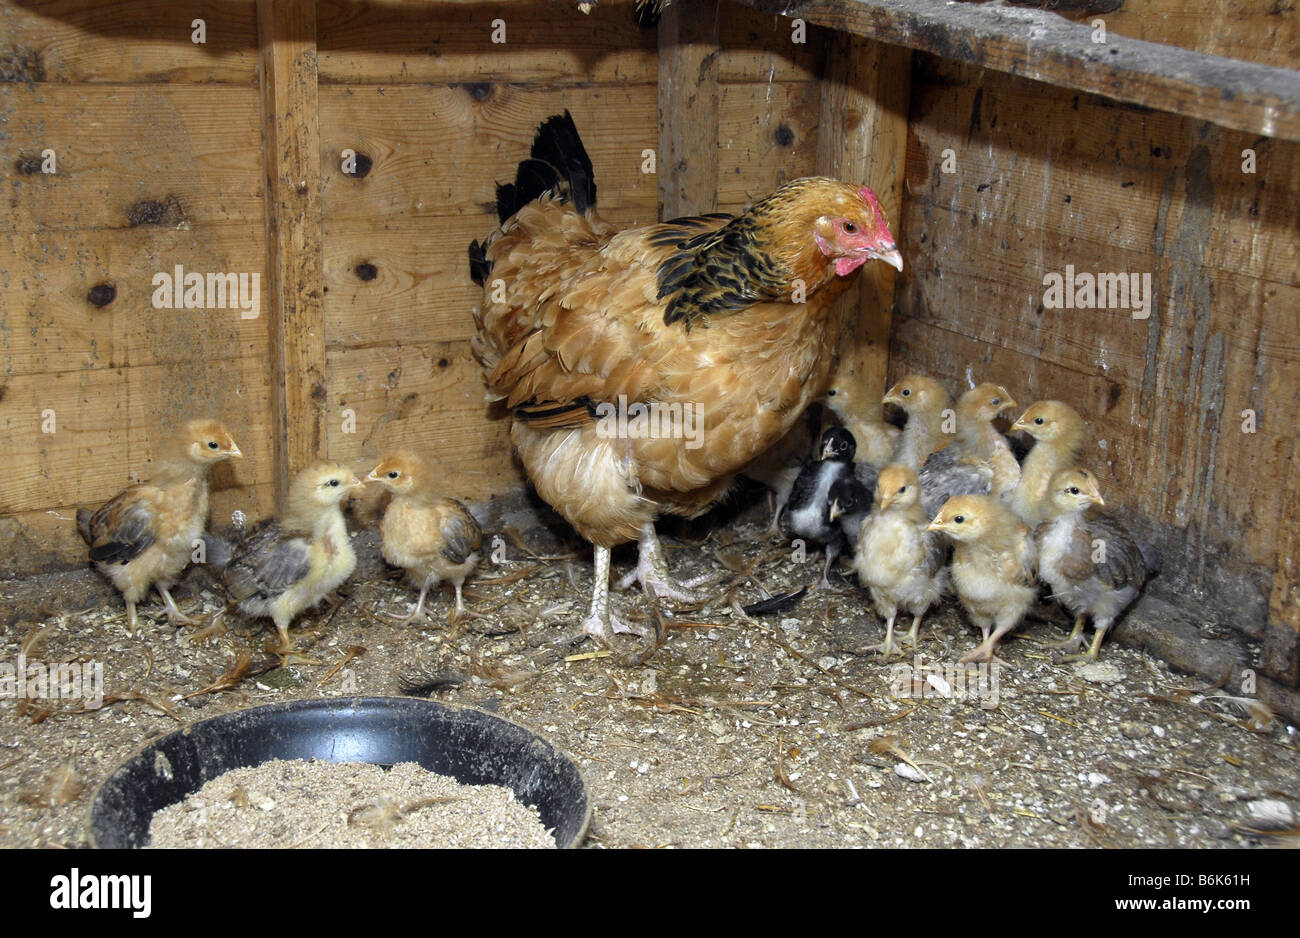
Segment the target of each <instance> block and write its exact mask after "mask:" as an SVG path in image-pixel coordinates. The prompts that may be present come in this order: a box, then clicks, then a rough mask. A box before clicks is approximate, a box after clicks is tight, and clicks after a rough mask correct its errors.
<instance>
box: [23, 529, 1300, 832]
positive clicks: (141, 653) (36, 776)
mask: <svg viewBox="0 0 1300 938" xmlns="http://www.w3.org/2000/svg"><path fill="white" fill-rule="evenodd" d="M535 517H536V516H534V515H532V514H530V513H528V512H521V511H518V510H514V509H512V511H511V512H509V513H505V514H503V513H502V512H501V510H499V509H498V510H497V511H496V512H495V514H494V517H493V518H492V519H491V520H490V521H489V524H488V526H489V528H490V530H491V531H493V532H495V533H496V534H497V535H499V537H500V541H499V544H500V545H501V546H502V547H503V548H504V556H502V555H501V553H500V552H498V557H497V560H498V561H501V562H497V563H493V562H485V563H484V565H483V567H482V569H481V571H480V574H479V576H478V578H477V580H476V581H472V583H471V584H470V586H471V588H470V589H469V590H468V593H467V597H468V598H469V600H470V604H471V608H473V609H475V610H477V611H478V612H480V613H481V614H482V615H483V616H484V617H483V618H482V619H472V620H468V621H463V622H461V623H460V624H459V626H458V628H456V629H453V628H451V627H449V626H448V622H447V613H448V609H449V601H448V600H449V593H444V594H441V595H439V596H437V597H436V599H435V602H434V604H433V616H432V617H431V619H430V621H428V622H426V623H424V624H423V625H420V626H418V627H417V626H414V625H412V626H397V625H393V624H391V623H389V622H386V621H384V620H383V619H381V618H379V617H378V616H377V615H376V614H375V613H376V612H377V611H378V610H391V609H405V608H406V604H408V603H410V602H412V601H413V600H414V596H413V594H412V593H411V592H410V591H408V590H406V589H405V588H404V587H402V586H401V585H400V584H399V582H398V580H397V578H396V575H395V573H394V572H393V571H391V570H388V569H386V568H385V566H384V564H383V562H382V560H380V559H379V556H378V550H377V537H376V535H375V534H374V532H373V529H366V530H362V531H361V532H360V533H358V534H357V535H355V544H356V547H357V552H358V555H359V557H360V563H359V565H358V570H357V574H356V575H355V576H354V578H353V579H352V580H351V581H350V582H349V583H348V584H346V585H345V587H344V589H343V590H342V591H341V594H340V599H341V602H340V603H339V604H338V605H337V606H335V607H334V608H332V609H330V608H322V609H321V610H320V611H319V613H318V614H316V615H315V616H309V617H304V618H303V620H301V622H300V624H299V627H298V628H297V630H296V634H297V638H298V642H299V647H300V648H302V649H304V650H305V651H306V652H308V653H310V654H312V655H314V656H315V657H316V658H318V659H320V661H321V662H322V663H321V664H319V665H301V666H294V667H291V668H288V669H285V668H277V667H275V659H274V658H272V657H271V656H269V655H268V654H267V653H266V652H265V651H264V650H263V648H264V645H265V644H266V643H267V641H268V639H269V637H270V632H271V630H270V629H269V627H267V628H264V627H263V626H262V624H260V623H258V624H245V623H240V622H232V623H230V625H229V627H228V628H227V629H225V630H224V631H223V630H222V629H221V628H220V627H218V628H217V629H215V630H210V631H211V632H212V633H213V634H207V635H203V634H202V633H200V631H199V630H198V629H179V630H178V629H175V628H172V627H171V626H169V625H168V624H167V623H166V621H165V620H162V621H157V620H153V619H151V618H143V619H142V625H141V631H140V633H139V634H137V635H134V636H132V635H128V634H127V632H126V630H125V623H124V621H123V619H122V617H121V610H122V606H121V601H120V598H119V597H118V596H117V595H116V594H115V593H113V592H112V591H111V589H110V588H109V587H107V585H106V584H104V583H103V581H102V580H101V579H100V578H99V577H98V576H97V575H96V574H95V573H93V572H92V571H90V570H83V571H77V572H73V573H64V574H58V575H50V576H45V577H38V578H30V579H26V580H21V581H7V582H0V624H3V625H4V633H3V642H2V643H0V644H2V646H3V647H2V648H0V661H6V662H10V663H14V662H16V661H17V658H18V655H19V654H20V652H23V651H24V650H25V653H26V657H27V660H28V661H29V662H31V661H43V662H48V663H54V662H77V661H85V660H89V661H94V662H102V663H103V666H104V675H105V681H104V683H105V685H106V695H107V696H106V706H104V707H103V708H102V709H100V710H97V711H87V710H84V709H82V708H81V705H80V702H78V701H50V700H22V701H15V700H5V701H0V846H6V847H31V846H84V845H87V844H88V842H89V835H88V817H89V809H90V801H91V798H92V796H93V793H94V790H95V788H96V787H97V786H98V785H99V783H100V782H102V781H103V779H104V778H105V777H106V776H107V775H108V774H109V773H110V772H111V771H112V770H113V769H114V768H115V767H116V766H117V765H118V764H119V763H120V762H122V761H123V760H124V759H126V758H127V757H128V756H129V755H131V754H132V752H133V751H134V750H135V749H136V748H137V747H139V746H140V745H142V744H143V743H145V742H147V741H148V740H150V739H151V738H154V737H157V736H160V735H163V734H166V733H169V732H172V731H173V730H175V729H176V728H178V727H180V726H184V725H186V724H188V723H191V722H193V721H196V720H199V719H203V718H206V717H210V716H214V715H216V714H219V713H224V712H227V711H230V710H234V709H238V708H244V707H250V706H256V705H258V704H262V703H267V702H271V701H283V700H291V699H296V698H305V697H320V696H327V697H339V696H353V695H362V696H369V695H396V694H400V693H402V689H403V687H404V686H410V685H411V684H419V683H421V682H429V681H432V682H433V683H435V684H437V685H438V686H439V688H440V689H438V690H435V691H434V692H433V696H434V697H436V698H438V699H442V700H446V701H449V702H455V703H458V704H467V705H472V706H477V707H482V708H485V709H489V710H493V711H495V712H497V713H500V714H502V715H505V716H508V717H510V718H512V719H514V720H517V721H519V722H521V723H524V724H526V725H528V726H531V727H532V728H534V729H536V730H538V731H540V732H542V733H544V734H545V735H547V736H548V737H550V738H551V739H552V740H554V741H555V742H556V743H557V744H558V745H560V746H561V747H563V748H564V749H566V750H568V751H569V752H570V753H571V754H573V756H574V757H575V758H576V759H577V761H578V763H579V765H580V766H581V767H582V769H583V772H584V773H585V775H586V778H587V781H588V785H589V787H590V791H591V795H592V802H593V805H594V808H595V813H594V818H593V821H592V827H591V833H590V836H589V838H588V840H587V845H588V846H592V847H600V846H603V847H633V846H637V847H663V846H682V847H691V846H694V847H714V846H734V847H850V846H864V847H884V846H889V847H901V846H917V847H952V846H980V847H1010V846H1053V847H1056V846H1081V847H1087V846H1122V847H1148V846H1149V847H1172V846H1204V847H1247V846H1257V845H1270V844H1274V843H1279V842H1285V841H1294V840H1295V839H1296V838H1295V836H1294V832H1293V833H1292V836H1290V837H1279V836H1272V835H1268V834H1263V833H1257V832H1252V830H1254V831H1260V830H1263V829H1265V828H1270V827H1273V828H1277V827H1291V828H1295V827H1296V823H1297V822H1296V819H1295V817H1296V814H1298V813H1300V794H1298V789H1300V784H1298V782H1300V753H1298V752H1297V740H1298V738H1300V737H1298V736H1297V733H1296V730H1295V728H1294V727H1291V726H1288V725H1287V724H1286V722H1285V721H1284V720H1281V719H1271V720H1269V719H1268V715H1267V714H1265V715H1259V714H1252V713H1251V712H1250V711H1249V710H1246V709H1243V708H1242V707H1241V706H1240V705H1238V704H1235V703H1233V702H1231V701H1229V700H1225V699H1223V697H1222V696H1221V695H1223V694H1225V693H1228V691H1226V690H1218V689H1213V688H1205V687H1204V686H1203V685H1204V683H1205V682H1204V681H1201V680H1199V679H1196V678H1189V677H1187V676H1185V675H1180V674H1178V673H1176V672H1172V671H1171V670H1170V669H1169V668H1168V667H1167V666H1165V665H1164V664H1162V663H1161V662H1159V661H1157V660H1154V659H1152V658H1150V657H1148V656H1147V655H1145V654H1144V653H1142V652H1139V651H1135V650H1132V649H1129V648H1124V647H1121V645H1119V644H1117V643H1112V642H1108V643H1107V644H1106V645H1105V646H1104V647H1103V650H1102V655H1101V659H1100V662H1099V663H1096V664H1093V665H1079V664H1069V663H1064V662H1062V661H1061V660H1060V659H1061V658H1062V657H1063V655H1064V652H1063V651H1061V650H1060V649H1053V648H1048V647H1047V646H1046V644H1045V643H1046V642H1049V641H1053V640H1057V639H1059V638H1061V637H1063V635H1064V629H1063V628H1062V627H1061V626H1060V625H1059V624H1057V623H1059V622H1061V621H1062V620H1061V619H1060V618H1059V615H1058V614H1057V613H1055V612H1053V611H1052V610H1051V609H1050V608H1049V607H1046V606H1044V607H1043V608H1042V609H1041V610H1039V614H1038V615H1037V616H1036V620H1035V621H1029V622H1027V623H1026V624H1025V625H1024V626H1022V628H1021V629H1020V630H1018V632H1017V633H1016V634H1014V635H1013V636H1012V637H1011V638H1010V640H1008V641H1006V642H1005V643H1004V645H1003V650H1002V657H1003V658H1005V659H1006V661H1007V662H1008V664H1009V665H1011V667H1009V668H1002V669H999V670H998V672H997V673H996V675H993V674H990V673H988V672H984V673H983V674H974V673H972V674H970V675H969V676H967V675H966V674H965V673H964V671H960V670H956V665H955V663H956V661H957V659H958V658H960V657H961V655H962V654H963V653H964V652H965V651H967V650H969V649H970V648H973V647H974V646H975V644H976V643H977V640H978V632H977V631H976V630H975V629H973V628H972V627H970V626H969V625H967V624H966V623H965V622H964V620H963V618H962V615H961V612H960V610H959V609H958V608H957V607H956V606H955V604H954V603H953V602H952V601H951V600H950V601H948V602H946V603H945V605H944V606H943V607H942V608H941V609H940V610H939V611H938V612H937V613H934V614H932V615H931V616H930V618H929V620H928V621H927V623H926V624H925V626H924V629H923V633H922V641H921V646H920V648H919V649H918V653H919V655H920V656H921V660H920V661H919V662H918V661H917V660H916V659H914V658H913V657H912V656H911V654H910V652H909V655H908V657H907V658H905V659H903V665H904V666H903V667H902V668H901V670H900V667H899V662H898V661H894V662H888V661H884V660H882V659H881V658H880V657H879V656H878V654H877V653H875V652H874V651H870V650H869V649H868V646H871V645H873V644H874V643H876V642H878V641H879V640H880V638H881V636H882V626H881V623H880V621H879V620H878V619H877V618H876V616H875V615H874V614H873V613H872V612H871V611H870V609H869V607H868V605H867V603H866V601H865V599H866V598H865V596H864V595H863V594H861V593H859V592H857V591H855V590H854V589H853V588H852V587H851V586H849V585H848V584H847V583H846V585H845V588H844V590H843V591H842V592H838V593H826V592H821V591H811V592H809V593H808V594H807V595H806V596H804V597H803V598H802V599H801V600H800V601H799V602H798V603H797V604H795V605H794V606H792V607H791V608H788V609H785V610H783V611H780V612H778V613H776V614H771V615H761V616H760V615H755V616H754V617H749V616H745V615H743V614H742V613H740V611H739V608H738V607H739V606H740V605H748V604H751V603H754V602H756V601H758V600H760V599H762V598H764V594H763V592H761V590H766V591H769V592H770V593H772V594H779V593H782V592H784V591H788V590H791V589H794V588H797V587H799V586H802V585H805V584H809V583H812V582H814V581H815V580H816V579H817V577H818V575H819V573H820V569H821V556H820V555H819V554H810V555H809V556H808V557H806V558H805V559H804V560H803V561H802V562H800V561H799V559H798V558H797V557H796V556H795V555H794V553H793V552H792V550H791V549H790V547H789V546H788V545H785V544H782V543H780V542H779V541H776V540H773V539H771V538H769V537H768V536H767V534H766V532H765V530H764V520H765V514H764V512H763V511H762V510H761V506H760V505H755V506H754V507H752V508H751V510H750V511H749V512H747V513H744V514H742V515H740V516H739V517H732V518H730V519H728V520H727V521H726V522H725V523H723V524H716V523H715V524H712V525H710V524H708V523H705V524H703V525H700V524H698V523H697V524H696V525H694V526H692V527H691V528H690V529H685V528H682V529H678V533H679V534H680V535H681V536H680V537H671V536H670V537H666V538H665V544H666V546H667V547H668V548H669V549H668V556H669V560H670V563H671V565H672V567H673V571H674V573H675V574H677V575H678V576H681V577H682V578H689V577H692V576H695V575H698V574H704V573H708V574H711V575H712V576H713V578H714V580H713V582H712V583H711V584H710V585H709V586H707V587H706V588H705V590H704V591H705V592H706V593H707V594H708V595H709V596H710V597H711V599H710V601H709V603H708V604H707V605H705V606H703V607H702V608H699V609H696V610H678V612H677V614H675V615H666V616H664V617H663V619H662V621H663V623H664V626H665V628H664V630H663V634H662V644H660V646H659V647H658V648H657V649H655V648H654V643H653V639H635V638H630V637H629V638H622V637H620V638H619V639H618V641H619V643H620V644H619V645H618V646H617V647H616V648H615V649H613V650H612V652H610V651H609V650H600V649H597V648H595V647H594V646H593V645H592V644H591V643H590V642H585V643H581V644H572V643H569V642H566V641H565V640H564V639H565V636H567V635H571V634H572V632H573V629H574V626H575V623H576V622H577V620H578V619H579V618H580V617H581V614H582V612H583V611H584V610H585V606H586V599H587V595H588V591H589V589H590V582H591V580H590V578H591V560H590V552H589V551H587V550H584V549H583V546H582V545H581V544H580V543H578V542H576V541H574V540H573V539H572V535H567V536H566V535H564V534H563V533H562V532H561V530H560V529H559V528H558V526H550V527H548V526H545V525H539V524H538V523H537V522H536V520H535ZM491 536H492V535H491V534H490V535H489V537H491ZM633 559H635V558H634V554H632V553H628V554H619V555H616V558H615V568H616V573H617V572H624V571H626V570H627V569H628V568H629V566H630V563H631V561H632V560H633ZM845 572H846V573H847V570H846V571H845ZM207 576H208V574H207V571H205V570H202V569H196V570H195V571H194V572H193V573H192V574H191V575H190V576H189V577H188V578H187V580H186V582H185V584H183V585H182V587H181V588H180V589H179V590H178V599H179V600H180V601H181V605H182V607H184V608H187V609H196V608H198V607H199V606H200V605H201V606H202V608H203V609H204V610H205V611H206V613H207V614H209V615H210V614H212V613H215V612H216V611H217V610H218V608H219V600H218V594H217V592H216V591H215V590H214V589H213V588H212V587H211V584H210V582H209V581H208V580H207ZM733 600H735V603H734V605H733ZM615 603H616V604H618V607H619V608H620V609H621V610H623V611H624V617H625V618H626V619H629V620H633V621H638V620H639V621H641V622H642V623H644V624H647V625H653V624H654V617H653V615H652V612H651V610H650V607H649V605H648V603H647V601H646V600H645V599H644V598H643V597H642V595H641V594H640V592H639V591H636V590H634V591H630V592H624V593H616V594H615ZM144 611H145V612H148V613H150V614H152V613H155V612H157V611H158V609H157V607H156V606H147V607H145V609H144ZM196 639H205V640H204V641H196ZM358 647H359V648H362V649H364V651H362V652H357V648H358ZM350 655H351V656H352V657H350V659H349V656H350ZM241 656H243V657H244V658H246V659H248V660H247V661H246V662H244V666H245V668H246V672H247V676H245V677H244V679H243V680H242V681H239V682H238V683H237V684H236V685H235V686H234V687H232V688H228V689H224V690H223V689H215V690H211V691H209V692H206V693H205V692H204V689H205V688H209V687H210V686H211V685H213V684H214V683H217V684H220V683H221V679H222V677H223V675H225V674H226V672H227V671H228V670H229V669H230V668H231V666H232V664H233V663H235V662H236V661H237V660H238V659H240V658H241ZM344 662H345V663H344ZM918 663H919V664H921V665H922V666H925V665H933V666H938V667H942V666H945V665H946V666H947V668H948V670H947V671H941V672H938V673H936V674H935V676H934V677H933V678H927V674H926V673H921V674H917V673H916V672H915V671H914V670H913V669H914V668H915V666H916V665H917V664H918ZM340 664H343V666H342V667H341V668H340V667H336V666H338V665H340ZM995 677H996V684H994V683H993V681H994V678H995ZM963 683H964V684H965V688H964V689H965V691H966V694H965V699H950V698H949V697H945V696H944V693H945V691H946V690H947V691H949V692H951V694H952V697H954V698H955V697H961V696H962V694H961V691H962V690H963V688H962V685H963ZM994 691H995V692H996V700H994V699H993V695H994V694H993V692H994ZM1216 695H1218V696H1216ZM994 703H995V704H996V705H993V704H994ZM1266 721H1267V722H1266ZM905 760H907V761H905Z"/></svg>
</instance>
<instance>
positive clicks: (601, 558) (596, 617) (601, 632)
mask: <svg viewBox="0 0 1300 938" xmlns="http://www.w3.org/2000/svg"><path fill="white" fill-rule="evenodd" d="M594 559H595V567H596V569H595V571H594V573H593V579H592V584H591V609H590V610H589V611H588V612H587V618H585V619H583V620H582V631H583V632H585V633H587V634H588V635H590V636H591V637H592V638H594V639H595V640H596V641H598V642H601V643H603V644H606V645H608V644H609V643H610V640H611V639H612V638H613V637H614V634H615V633H616V632H622V633H628V632H630V633H632V634H634V635H644V634H645V633H646V630H645V629H643V628H639V627H636V626H631V625H627V624H625V623H623V622H621V621H619V619H618V617H617V616H615V615H614V613H613V612H611V611H610V608H609V548H608V547H596V548H595V557H594Z"/></svg>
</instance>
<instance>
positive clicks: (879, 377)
mask: <svg viewBox="0 0 1300 938" xmlns="http://www.w3.org/2000/svg"><path fill="white" fill-rule="evenodd" d="M911 71H912V53H911V51H910V50H908V49H904V48H901V47H899V46H888V45H885V44H884V43H880V42H874V41H872V40H869V39H862V38H859V37H856V36H850V35H847V34H844V33H841V34H838V35H836V37H835V39H834V41H833V42H832V44H831V51H830V53H829V56H828V60H827V71H826V77H825V80H824V81H823V83H822V95H821V125H820V129H819V134H818V140H817V171H818V173H819V174H821V175H823V176H831V177H834V178H836V179H844V180H847V181H850V182H854V183H865V184H866V185H868V186H870V187H871V188H872V190H873V191H874V192H875V193H876V196H877V198H879V199H880V205H881V208H882V210H883V211H884V213H885V217H886V219H887V220H888V222H889V228H890V230H891V231H892V232H893V233H894V237H895V238H897V239H901V234H900V232H901V228H900V209H901V207H902V202H903V175H904V168H905V165H906V155H907V106H908V97H909V94H910V86H911ZM896 276H897V272H896V271H895V270H894V269H893V268H892V267H889V266H888V265H886V264H879V263H871V264H868V265H867V266H866V268H865V269H864V270H863V271H862V274H861V276H860V278H859V280H858V285H857V287H856V288H855V289H854V290H851V291H849V292H848V293H847V294H845V296H844V297H843V298H842V299H840V300H839V302H840V303H843V304H844V308H845V311H846V315H845V319H844V321H845V322H846V323H848V324H850V328H851V329H852V333H851V335H852V346H851V348H849V349H846V350H845V351H844V352H843V353H842V356H841V359H840V365H839V368H840V370H841V371H847V372H848V373H849V374H850V375H853V376H855V378H856V380H857V382H858V383H859V384H860V385H861V386H863V387H866V388H872V389H875V392H876V393H877V394H879V395H882V396H883V395H884V393H885V391H886V378H887V372H888V369H889V331H890V320H891V315H892V309H893V305H894V278H895V277H896ZM850 310H851V312H850ZM863 416H864V417H869V416H874V414H864V415H863Z"/></svg>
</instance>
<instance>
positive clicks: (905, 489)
mask: <svg viewBox="0 0 1300 938" xmlns="http://www.w3.org/2000/svg"><path fill="white" fill-rule="evenodd" d="M906 491H907V486H906V485H905V486H903V487H902V488H901V489H899V490H898V494H900V495H901V494H903V493H904V492H906Z"/></svg>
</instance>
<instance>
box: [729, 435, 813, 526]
mask: <svg viewBox="0 0 1300 938" xmlns="http://www.w3.org/2000/svg"><path fill="white" fill-rule="evenodd" d="M811 448H812V435H811V433H810V431H809V429H808V421H807V420H800V421H799V422H798V423H796V424H795V425H794V426H793V427H791V428H790V430H789V432H788V433H786V435H785V436H783V437H781V439H779V440H777V441H776V443H774V444H773V445H772V446H771V447H769V448H768V449H767V450H765V451H764V452H763V454H762V455H761V456H759V457H758V458H757V459H755V460H754V461H753V462H751V463H750V464H749V465H748V466H746V467H745V471H744V474H745V475H747V476H749V477H750V478H751V479H753V480H754V481H755V482H758V483H761V484H762V485H765V486H767V487H768V489H770V490H771V492H772V500H773V502H772V521H771V523H770V524H769V525H768V527H767V533H768V535H769V536H776V535H779V534H780V532H781V514H782V512H784V511H785V507H786V505H787V504H788V503H789V501H790V493H791V492H792V491H793V490H794V483H795V480H796V479H798V478H799V472H800V471H801V470H802V468H803V464H804V460H805V459H806V458H807V456H808V451H809V450H810V449H811Z"/></svg>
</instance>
